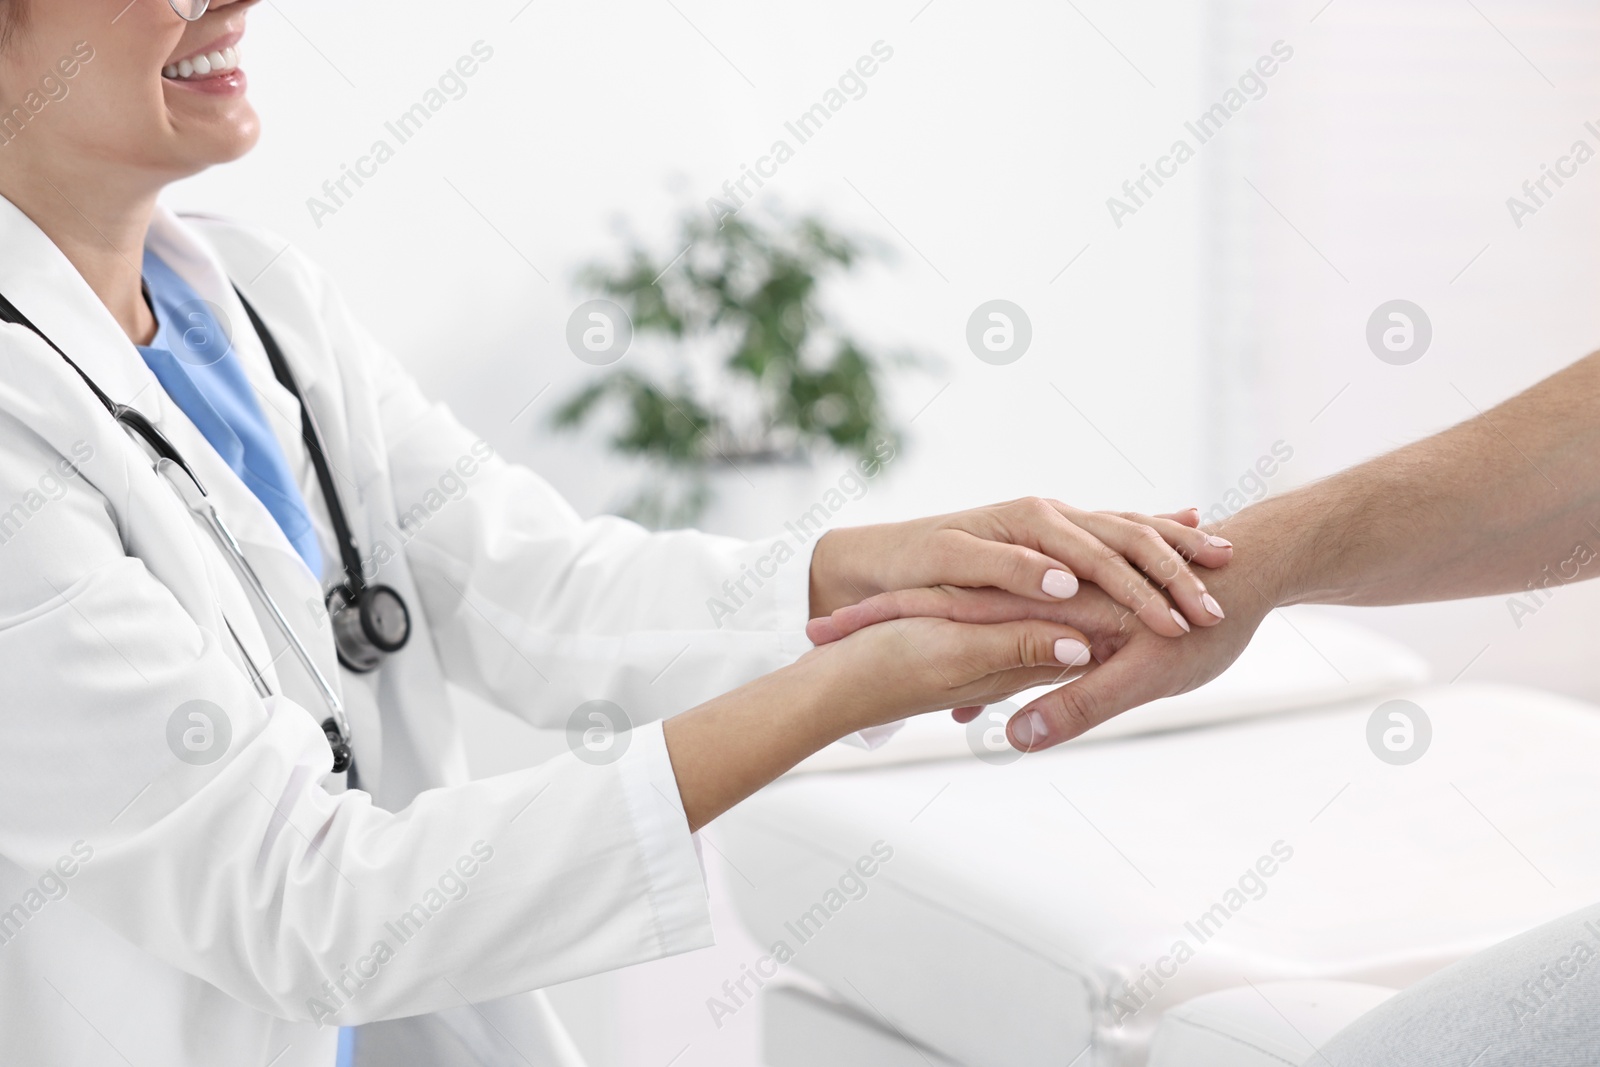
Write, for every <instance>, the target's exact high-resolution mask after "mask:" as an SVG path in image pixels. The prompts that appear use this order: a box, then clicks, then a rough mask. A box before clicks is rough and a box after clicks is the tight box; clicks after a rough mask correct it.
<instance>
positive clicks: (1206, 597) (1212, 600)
mask: <svg viewBox="0 0 1600 1067" xmlns="http://www.w3.org/2000/svg"><path fill="white" fill-rule="evenodd" d="M1200 603H1202V604H1204V605H1205V606H1206V610H1207V611H1209V612H1211V614H1213V615H1215V616H1216V617H1217V618H1219V619H1226V618H1227V617H1228V616H1227V613H1225V612H1224V611H1223V610H1222V605H1221V604H1218V603H1217V598H1216V597H1214V596H1212V595H1211V594H1210V593H1205V594H1203V595H1202V596H1201V597H1200Z"/></svg>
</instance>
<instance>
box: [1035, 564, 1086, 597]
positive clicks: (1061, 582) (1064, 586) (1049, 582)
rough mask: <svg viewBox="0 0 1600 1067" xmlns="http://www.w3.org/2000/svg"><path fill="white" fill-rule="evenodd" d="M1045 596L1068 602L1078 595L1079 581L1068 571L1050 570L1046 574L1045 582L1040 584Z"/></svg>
mask: <svg viewBox="0 0 1600 1067" xmlns="http://www.w3.org/2000/svg"><path fill="white" fill-rule="evenodd" d="M1040 585H1041V588H1043V589H1044V593H1045V596H1053V597H1057V598H1059V599H1061V600H1066V599H1068V598H1070V597H1073V596H1076V595H1077V593H1078V579H1077V578H1076V577H1075V576H1074V575H1071V574H1068V573H1067V572H1066V571H1060V570H1050V571H1045V572H1044V581H1043V582H1042V583H1040Z"/></svg>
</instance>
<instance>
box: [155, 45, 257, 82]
mask: <svg viewBox="0 0 1600 1067" xmlns="http://www.w3.org/2000/svg"><path fill="white" fill-rule="evenodd" d="M238 69H239V49H238V48H236V47H234V46H232V45H230V46H228V47H227V48H223V49H220V50H218V51H212V52H202V53H200V54H199V55H196V56H190V57H188V58H187V59H180V60H179V61H178V62H176V63H169V64H167V65H166V66H165V67H163V68H162V70H161V76H162V77H163V78H171V79H172V80H173V81H200V80H201V79H204V78H216V77H220V76H221V75H224V74H229V73H231V72H233V71H235V70H238Z"/></svg>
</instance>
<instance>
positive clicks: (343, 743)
mask: <svg viewBox="0 0 1600 1067" xmlns="http://www.w3.org/2000/svg"><path fill="white" fill-rule="evenodd" d="M200 6H201V7H202V8H203V7H204V6H205V5H204V4H203V3H202V4H201V5H200ZM234 292H235V293H237V294H238V296H239V301H240V303H241V304H243V305H244V310H245V314H246V315H248V316H249V317H250V324H251V325H252V326H253V327H255V331H256V336H257V337H259V338H260V339H261V345H262V347H263V348H264V349H266V352H267V359H268V361H269V362H270V363H271V364H272V372H273V374H274V375H276V377H277V379H278V382H279V384H280V385H282V386H283V387H284V389H286V390H287V391H288V392H289V394H290V395H291V396H293V397H294V398H295V400H296V401H297V402H298V403H299V404H300V426H301V433H302V435H303V436H304V438H305V443H306V451H307V452H308V453H309V455H310V457H311V464H312V466H313V467H314V468H315V469H316V473H317V482H318V484H319V485H320V486H321V488H322V496H323V499H324V500H325V501H326V502H327V505H328V517H329V519H330V520H332V524H333V531H334V536H335V538H336V539H337V541H338V543H339V557H340V562H341V564H342V565H343V567H344V581H343V582H342V583H340V584H338V585H336V586H334V588H333V589H332V590H330V591H329V592H328V593H327V598H326V601H325V603H326V605H327V609H328V619H329V622H330V624H331V628H332V631H333V640H334V647H335V649H336V650H337V652H338V656H339V662H340V663H341V664H342V665H343V666H344V667H345V668H347V669H348V670H351V671H355V672H357V673H363V674H364V673H366V672H368V671H372V670H375V669H376V668H377V667H378V665H379V664H381V663H382V662H383V658H384V656H386V655H387V654H389V653H391V652H398V651H399V650H400V649H401V648H403V647H404V646H405V643H406V641H408V640H409V639H410V637H411V613H410V612H409V611H408V610H407V608H406V604H405V601H404V600H403V599H402V598H401V596H400V594H399V593H397V592H395V590H394V589H392V588H390V587H389V586H387V585H377V584H370V583H368V582H367V580H366V578H365V577H364V576H363V574H362V566H361V553H360V550H359V549H358V548H357V546H356V540H355V535H354V534H353V533H352V532H351V529H350V522H349V520H348V518H347V516H346V515H345V510H344V506H343V505H342V504H341V503H340V500H339V492H338V488H337V487H336V486H335V485H334V481H333V469H332V467H331V466H330V465H329V463H328V456H327V450H326V449H325V448H324V447H323V438H322V432H321V430H319V429H318V427H317V420H316V416H315V415H314V414H313V413H312V411H311V406H310V405H309V404H307V403H306V400H305V397H304V396H302V395H301V393H300V387H299V385H298V384H297V383H296V382H295V378H294V374H293V372H292V371H290V369H289V364H288V361H287V360H285V359H284V356H283V350H282V349H281V348H279V347H278V342H277V339H276V338H275V337H273V335H272V331H271V330H269V329H267V325H266V323H265V322H263V321H262V320H261V316H260V315H258V314H257V313H256V309H255V308H254V307H253V306H252V305H251V304H250V301H248V300H246V299H245V295H244V294H243V293H242V292H239V289H238V287H237V286H235V287H234ZM0 322H9V323H14V324H15V325H18V326H23V327H26V328H27V329H29V330H31V331H33V333H35V334H36V335H38V337H39V338H40V339H41V340H42V341H44V343H45V344H47V345H49V346H50V347H51V348H53V349H55V351H56V353H57V354H58V355H59V356H60V357H61V358H62V359H64V360H66V361H67V365H68V366H69V367H71V368H72V369H73V370H75V371H77V372H78V377H80V378H82V379H83V381H84V384H86V385H87V386H88V387H89V389H90V391H92V392H93V393H94V395H95V397H96V399H98V400H99V401H100V403H101V404H102V405H103V406H104V407H105V409H106V410H107V411H108V412H110V413H111V417H112V418H113V419H115V420H116V421H117V423H118V424H119V425H120V426H122V428H123V429H124V430H126V431H127V432H128V433H129V434H130V435H132V436H136V437H138V438H139V439H140V440H141V441H143V442H144V445H145V447H147V448H149V449H150V450H151V452H153V453H154V454H155V470H156V473H157V474H159V475H160V476H161V477H162V478H163V479H165V480H166V482H167V484H168V485H170V486H172V488H173V490H174V491H175V492H176V493H177V494H178V496H179V498H180V499H181V500H182V501H183V502H184V504H185V505H186V506H187V507H188V508H189V510H190V511H191V512H193V513H194V514H195V515H197V516H199V517H200V518H201V519H202V520H203V521H204V522H205V524H206V526H207V527H208V528H209V529H210V530H211V532H212V534H213V535H214V536H215V538H216V540H217V543H218V544H219V545H220V546H221V548H222V550H223V551H224V553H225V554H226V555H227V556H228V558H229V559H230V560H231V561H232V562H233V564H234V566H235V567H236V568H237V569H238V571H239V573H241V574H242V575H243V576H244V579H245V583H246V584H247V585H249V586H250V588H251V590H252V591H253V592H254V593H255V595H256V596H257V597H258V598H259V599H260V600H261V603H262V604H263V605H264V606H265V607H266V609H267V614H269V615H270V616H271V617H272V620H273V622H274V623H275V624H276V625H277V627H278V629H279V630H280V631H282V633H283V636H284V639H285V640H286V641H287V642H288V643H289V647H290V648H291V649H292V650H293V651H294V654H295V658H296V659H298V660H299V661H300V664H301V666H303V667H304V668H305V670H306V673H307V674H308V675H310V676H311V680H312V683H313V684H314V685H315V686H316V688H317V690H318V692H319V693H320V694H321V695H322V699H323V700H324V701H326V702H327V705H328V710H329V711H330V712H331V715H330V717H329V718H328V719H327V720H326V721H325V722H324V723H323V724H322V732H323V733H324V734H326V735H327V737H328V745H329V747H331V748H332V749H333V770H334V773H336V774H338V773H345V772H348V778H347V780H346V781H347V784H348V785H349V787H350V788H352V789H355V788H359V786H358V781H359V779H358V778H357V775H356V771H355V755H354V752H353V750H352V749H351V747H350V745H351V733H350V720H349V718H348V717H347V716H346V715H345V710H344V702H343V701H341V700H340V699H339V695H338V693H336V692H335V691H334V688H333V686H331V685H330V684H328V679H327V677H326V676H324V675H323V673H322V671H321V670H320V669H319V668H318V667H317V664H316V661H315V660H313V659H312V657H311V651H310V649H308V648H307V647H306V645H305V643H304V642H303V641H301V640H300V637H299V635H298V634H296V633H295V631H294V627H293V626H291V625H290V624H289V620H288V618H287V617H286V616H285V615H284V613H283V610H282V609H281V608H280V607H279V606H278V602H277V601H276V600H274V599H273V597H272V594H271V593H269V592H268V591H267V587H266V585H265V584H264V583H263V582H262V581H261V578H260V576H259V575H258V574H257V573H256V569H255V567H253V566H251V564H250V561H249V559H247V558H246V557H245V554H244V549H243V548H242V547H241V546H240V544H239V540H238V538H236V537H235V536H234V535H233V531H232V530H231V529H229V527H228V524H227V522H225V521H224V520H223V518H222V516H221V515H220V514H218V512H217V509H216V507H215V506H214V505H213V504H212V503H211V498H210V495H209V494H208V493H207V492H206V490H205V486H204V485H202V484H201V482H200V479H199V477H198V476H197V475H196V474H195V473H194V469H193V468H192V467H190V466H189V464H188V462H187V461H186V460H185V459H184V458H183V456H182V454H181V453H179V452H178V449H177V447H176V446H175V445H173V443H172V442H171V441H169V440H168V439H167V436H166V435H165V434H163V433H162V432H161V431H160V430H159V429H157V428H156V426H155V424H154V423H152V422H151V421H150V420H149V419H148V418H146V417H145V415H144V413H143V412H141V411H139V410H138V409H136V408H132V407H129V406H128V405H126V404H119V403H117V402H116V401H114V400H112V399H111V398H110V397H109V396H107V395H106V394H105V393H104V392H103V391H102V390H101V388H100V387H99V386H98V385H96V384H95V383H94V380H93V379H92V378H90V377H89V375H87V374H86V373H84V371H83V368H81V367H79V366H78V364H77V363H75V362H73V360H72V357H71V356H69V355H67V354H66V353H65V352H63V351H62V350H61V348H60V346H58V345H57V344H56V343H55V342H54V341H52V340H50V338H49V337H48V336H46V335H45V333H44V331H43V330H40V329H39V327H37V326H35V325H34V324H33V323H32V321H30V320H29V319H28V317H27V316H26V315H24V314H23V313H22V312H21V311H19V310H17V307H16V305H14V304H12V303H11V301H9V300H7V299H6V297H5V295H4V294H0ZM228 630H229V632H230V633H232V631H233V627H232V625H231V624H230V625H229V627H228ZM233 639H234V642H235V644H236V645H237V646H238V648H239V652H240V654H241V655H242V656H243V657H244V661H245V665H246V667H247V668H248V669H249V671H250V675H251V680H252V682H253V683H254V684H255V686H256V689H257V691H258V692H259V693H261V695H262V696H267V695H270V690H268V688H267V684H266V680H265V678H264V677H263V676H262V674H261V672H260V671H259V670H258V669H257V668H256V665H255V663H254V662H253V661H252V660H251V659H250V654H249V652H247V651H246V650H245V648H244V644H243V642H241V641H240V640H239V636H238V634H233Z"/></svg>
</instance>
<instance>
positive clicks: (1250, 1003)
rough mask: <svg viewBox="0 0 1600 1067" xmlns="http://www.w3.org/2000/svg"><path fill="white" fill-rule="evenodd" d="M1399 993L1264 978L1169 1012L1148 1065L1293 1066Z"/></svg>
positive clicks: (1342, 984) (1343, 984) (1357, 985)
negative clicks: (1252, 984)
mask: <svg viewBox="0 0 1600 1067" xmlns="http://www.w3.org/2000/svg"><path fill="white" fill-rule="evenodd" d="M1396 992H1397V991H1396V990H1393V989H1387V988H1385V987H1383V986H1375V985H1363V984H1361V983H1359V982H1267V983H1265V984H1262V985H1257V986H1246V987H1244V988H1242V989H1224V990H1222V991H1221V992H1220V993H1207V994H1206V995H1205V996H1203V997H1196V998H1195V999H1193V1000H1191V1001H1188V1002H1187V1003H1184V1004H1179V1005H1178V1006H1177V1007H1176V1008H1173V1009H1172V1010H1171V1011H1169V1012H1167V1013H1166V1015H1164V1016H1162V1017H1161V1025H1160V1026H1158V1027H1156V1034H1155V1038H1154V1039H1153V1040H1152V1041H1151V1042H1150V1064H1149V1067H1299V1065H1300V1064H1302V1063H1305V1062H1306V1061H1307V1060H1308V1059H1310V1058H1312V1057H1314V1056H1315V1055H1316V1052H1317V1050H1318V1049H1320V1048H1321V1047H1322V1046H1323V1045H1325V1044H1327V1043H1328V1039H1329V1038H1331V1037H1333V1035H1334V1034H1337V1033H1338V1032H1339V1031H1340V1030H1343V1029H1344V1028H1345V1027H1346V1026H1348V1025H1349V1024H1350V1023H1353V1022H1355V1021H1356V1020H1357V1019H1359V1018H1361V1016H1363V1015H1365V1014H1366V1013H1367V1012H1369V1011H1371V1010H1372V1009H1373V1008H1376V1007H1377V1006H1378V1005H1379V1004H1382V1003H1383V1002H1384V1001H1386V1000H1388V999H1389V998H1390V997H1392V996H1394V995H1395V993H1396Z"/></svg>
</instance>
